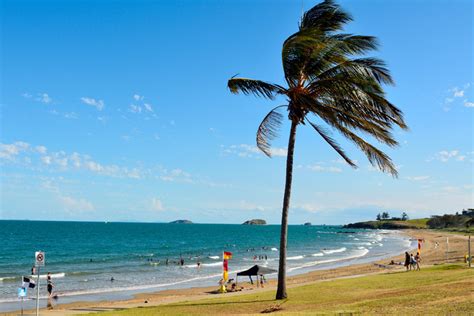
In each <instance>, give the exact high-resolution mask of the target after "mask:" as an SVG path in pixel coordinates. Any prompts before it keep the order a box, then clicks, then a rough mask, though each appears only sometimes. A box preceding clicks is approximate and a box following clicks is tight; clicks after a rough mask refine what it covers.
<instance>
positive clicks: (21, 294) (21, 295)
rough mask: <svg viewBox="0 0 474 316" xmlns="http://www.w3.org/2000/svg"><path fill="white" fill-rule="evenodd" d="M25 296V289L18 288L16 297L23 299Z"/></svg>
mask: <svg viewBox="0 0 474 316" xmlns="http://www.w3.org/2000/svg"><path fill="white" fill-rule="evenodd" d="M25 296H26V287H19V288H18V297H25Z"/></svg>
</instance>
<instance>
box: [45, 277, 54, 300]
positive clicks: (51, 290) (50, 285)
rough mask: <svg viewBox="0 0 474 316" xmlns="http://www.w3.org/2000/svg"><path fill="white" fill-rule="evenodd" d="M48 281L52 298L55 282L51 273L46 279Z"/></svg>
mask: <svg viewBox="0 0 474 316" xmlns="http://www.w3.org/2000/svg"><path fill="white" fill-rule="evenodd" d="M46 280H47V282H48V285H47V288H48V294H49V297H52V296H53V287H54V284H53V281H52V280H51V272H48V276H47V277H46Z"/></svg>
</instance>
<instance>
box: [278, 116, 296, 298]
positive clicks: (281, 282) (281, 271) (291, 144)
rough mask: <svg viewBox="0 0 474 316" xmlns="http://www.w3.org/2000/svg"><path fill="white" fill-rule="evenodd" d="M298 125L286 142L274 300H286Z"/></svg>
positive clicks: (294, 124)
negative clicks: (276, 281)
mask: <svg viewBox="0 0 474 316" xmlns="http://www.w3.org/2000/svg"><path fill="white" fill-rule="evenodd" d="M297 126H298V123H296V122H295V121H292V122H291V130H290V139H289V140H288V154H287V156H286V181H285V195H284V197H283V209H282V211H281V233H280V261H279V264H278V289H277V294H276V299H277V300H281V299H285V298H287V294H286V244H287V239H288V210H289V208H290V195H291V181H292V178H293V153H294V149H295V139H296V127H297Z"/></svg>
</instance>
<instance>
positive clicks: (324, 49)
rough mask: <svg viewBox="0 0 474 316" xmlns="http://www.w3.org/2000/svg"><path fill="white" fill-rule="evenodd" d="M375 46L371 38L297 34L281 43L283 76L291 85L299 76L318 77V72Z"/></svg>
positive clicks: (314, 33)
mask: <svg viewBox="0 0 474 316" xmlns="http://www.w3.org/2000/svg"><path fill="white" fill-rule="evenodd" d="M377 46H378V43H377V40H376V38H375V37H372V36H359V35H352V34H334V35H325V34H324V33H322V32H320V31H318V30H315V29H305V30H302V31H299V32H297V33H295V34H293V35H292V36H290V37H289V38H288V39H287V40H286V41H285V42H284V44H283V49H282V62H283V69H284V71H285V77H286V78H287V81H291V82H294V81H295V79H299V78H300V75H301V73H304V76H305V77H306V78H313V79H314V78H318V76H319V75H320V74H321V73H323V72H325V71H327V70H329V69H331V68H333V67H334V66H337V65H339V64H342V63H345V62H347V61H348V60H350V57H351V56H353V55H361V54H364V53H367V52H368V51H370V50H374V49H376V48H377ZM303 66H304V67H303Z"/></svg>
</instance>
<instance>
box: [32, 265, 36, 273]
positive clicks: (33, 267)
mask: <svg viewBox="0 0 474 316" xmlns="http://www.w3.org/2000/svg"><path fill="white" fill-rule="evenodd" d="M35 274H36V267H35V266H34V265H33V266H32V267H31V275H35Z"/></svg>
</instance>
